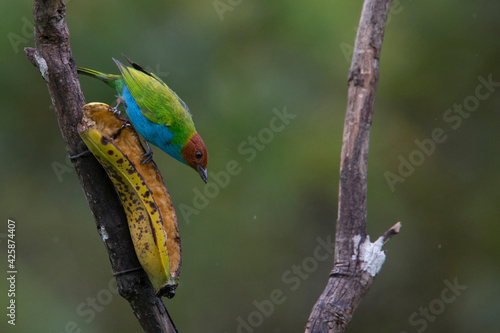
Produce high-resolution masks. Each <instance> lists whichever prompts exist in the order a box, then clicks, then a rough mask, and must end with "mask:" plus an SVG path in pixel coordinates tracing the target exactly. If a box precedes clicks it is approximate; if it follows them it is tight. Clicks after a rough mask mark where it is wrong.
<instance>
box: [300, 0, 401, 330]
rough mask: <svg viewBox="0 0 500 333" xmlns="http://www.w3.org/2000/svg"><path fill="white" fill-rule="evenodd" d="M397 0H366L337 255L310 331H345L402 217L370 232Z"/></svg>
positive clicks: (345, 149)
mask: <svg viewBox="0 0 500 333" xmlns="http://www.w3.org/2000/svg"><path fill="white" fill-rule="evenodd" d="M391 2H392V0H365V2H364V4H363V10H362V13H361V19H360V23H359V28H358V33H357V36H356V42H355V45H354V53H353V58H352V62H351V67H350V69H349V75H348V86H349V88H348V95H347V110H346V116H345V123H344V135H343V142H342V152H341V161H340V184H339V206H338V218H337V225H336V234H335V258H334V266H333V270H332V271H331V273H330V277H329V279H328V283H327V285H326V287H325V290H324V291H323V293H322V294H321V295H320V297H319V299H318V300H317V302H316V304H315V305H314V307H313V309H312V312H311V314H310V317H309V320H308V322H307V325H306V329H305V332H307V333H313V332H314V333H319V332H331V333H333V332H335V333H337V332H344V330H345V328H346V327H347V325H348V324H349V322H350V321H351V318H352V315H353V313H354V310H355V309H356V307H357V306H358V304H359V302H360V301H361V299H362V298H363V296H364V295H365V294H366V292H367V291H368V289H369V288H370V286H371V284H372V282H373V279H374V277H375V275H376V274H377V273H378V272H379V271H380V269H381V268H382V264H383V263H384V260H385V253H384V251H383V250H382V246H383V245H384V244H385V242H387V241H388V240H389V238H390V237H391V236H393V235H394V234H397V233H398V232H399V229H400V227H401V224H400V223H399V222H398V223H396V224H395V225H394V226H393V227H391V228H390V229H389V230H388V231H387V232H386V233H385V234H384V235H383V236H382V237H380V238H379V239H378V240H377V241H376V242H374V243H371V242H370V237H369V236H367V234H366V192H367V170H368V143H369V134H370V125H371V122H372V115H373V106H374V101H375V92H376V87H377V81H378V76H379V59H380V50H381V47H382V40H383V36H384V29H385V22H386V20H387V15H388V12H389V7H390V4H391Z"/></svg>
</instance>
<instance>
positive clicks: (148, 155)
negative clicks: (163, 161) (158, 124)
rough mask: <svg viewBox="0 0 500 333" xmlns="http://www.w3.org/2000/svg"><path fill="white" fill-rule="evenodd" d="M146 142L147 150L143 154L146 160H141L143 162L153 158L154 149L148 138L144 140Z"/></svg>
mask: <svg viewBox="0 0 500 333" xmlns="http://www.w3.org/2000/svg"><path fill="white" fill-rule="evenodd" d="M144 142H146V147H147V151H146V153H145V154H144V155H142V156H141V157H144V160H143V161H142V162H141V164H146V163H149V162H151V161H152V160H153V150H152V149H151V146H150V145H149V143H148V142H147V141H146V140H144Z"/></svg>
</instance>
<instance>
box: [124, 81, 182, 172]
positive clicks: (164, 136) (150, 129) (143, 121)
mask: <svg viewBox="0 0 500 333" xmlns="http://www.w3.org/2000/svg"><path fill="white" fill-rule="evenodd" d="M120 99H121V100H122V101H123V102H124V103H125V106H126V112H127V115H128V117H129V118H130V121H131V122H132V124H134V127H135V129H136V130H137V132H138V133H139V134H140V135H141V136H142V137H144V139H146V140H147V141H149V142H151V143H152V144H154V145H155V146H157V147H158V148H160V149H161V150H163V151H164V152H166V153H167V154H169V155H170V156H172V157H173V158H175V159H177V160H179V161H181V162H182V163H186V162H185V161H184V160H183V159H182V157H181V154H180V151H181V149H182V147H181V146H180V145H172V144H171V142H172V139H173V137H174V134H173V133H172V132H171V131H170V130H169V128H168V127H167V126H165V125H159V124H156V123H154V122H152V121H150V120H149V119H148V118H146V117H145V116H144V115H143V114H142V112H141V108H140V107H139V105H137V102H136V101H135V99H134V97H133V96H132V94H131V93H130V90H129V89H128V87H127V86H125V87H124V88H123V90H122V93H121V95H120Z"/></svg>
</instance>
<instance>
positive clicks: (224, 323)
mask: <svg viewBox="0 0 500 333" xmlns="http://www.w3.org/2000/svg"><path fill="white" fill-rule="evenodd" d="M221 2H222V3H224V4H226V5H229V6H231V8H232V10H228V11H226V12H224V13H222V18H223V20H221V18H220V16H219V14H218V13H217V11H216V9H215V8H214V4H213V1H211V0H209V1H184V2H183V1H148V2H144V1H143V2H139V1H130V0H126V1H121V2H119V3H118V2H111V1H107V2H106V1H96V0H88V1H75V0H72V1H69V2H68V5H67V22H68V25H69V28H70V33H71V43H72V49H73V55H74V58H75V61H76V62H77V64H78V65H81V66H85V67H89V68H93V69H97V70H101V71H105V72H111V73H116V72H117V69H116V67H115V65H114V63H113V62H112V61H111V57H117V58H120V57H121V54H122V53H123V54H126V55H127V56H129V57H130V58H131V59H133V60H135V61H136V62H138V63H139V64H142V65H144V66H149V68H150V69H152V70H153V71H156V72H157V73H158V74H159V75H160V76H162V78H163V79H164V80H165V81H166V82H167V83H168V84H169V85H170V86H171V87H172V88H173V89H174V90H175V91H176V92H177V93H178V94H179V95H180V96H181V97H182V99H183V100H184V101H186V103H187V104H188V105H189V107H190V109H191V111H192V113H193V115H194V119H195V122H196V124H197V129H198V131H199V132H200V134H201V135H202V136H203V138H204V140H205V142H206V144H207V147H208V149H209V152H210V163H209V170H210V171H212V172H220V171H221V170H225V169H226V167H227V165H228V162H229V161H231V160H235V161H237V162H238V165H239V167H240V168H241V171H240V173H239V174H237V175H235V176H232V177H231V178H230V182H229V184H228V185H227V186H226V187H224V188H219V191H218V192H219V193H218V194H217V195H214V197H213V198H210V199H209V203H208V204H207V205H206V207H204V208H202V209H199V210H198V212H199V213H198V214H194V215H191V216H190V217H189V218H188V219H184V218H183V216H181V214H180V212H179V205H181V204H182V203H184V204H185V205H189V206H191V207H194V206H193V198H194V196H195V190H194V189H198V190H200V191H204V186H203V184H202V182H201V180H200V179H199V177H198V176H197V175H196V174H195V173H194V172H193V171H192V170H190V169H189V168H186V167H184V166H182V165H181V164H180V163H178V162H176V161H174V160H173V159H171V158H169V157H168V156H166V155H165V154H164V153H162V152H160V151H159V150H158V149H155V152H156V154H155V160H156V162H157V164H158V165H159V167H160V169H161V170H162V173H163V176H164V178H165V181H166V184H167V187H168V189H169V191H170V194H171V195H172V198H173V201H174V203H175V206H176V208H177V211H178V215H179V227H180V231H181V236H182V245H183V267H182V271H181V284H180V286H179V288H178V289H177V296H176V297H175V298H174V299H172V300H165V303H166V305H167V307H168V309H169V311H170V314H171V316H172V318H173V319H174V322H175V323H176V325H177V326H178V328H179V330H180V332H236V331H237V328H238V325H239V320H240V322H241V320H243V321H245V322H246V323H248V322H249V320H250V321H251V322H253V323H256V322H257V323H258V324H260V325H258V327H256V328H252V330H253V331H254V332H301V331H302V330H303V327H304V325H305V323H306V321H307V318H308V315H309V312H310V310H311V308H312V306H313V304H314V302H315V301H316V299H317V297H318V296H319V294H320V293H321V292H322V290H323V288H324V286H325V284H326V281H327V278H328V273H329V271H330V269H331V267H332V261H333V257H332V256H330V257H329V259H328V260H325V261H318V260H316V263H317V267H313V268H314V269H310V270H311V272H310V273H307V277H304V278H297V277H298V276H299V275H297V274H295V273H293V271H292V270H293V267H294V265H298V266H300V265H302V263H303V262H304V260H306V258H308V257H313V252H314V249H315V248H316V246H318V241H317V238H318V237H321V238H322V239H326V238H327V235H333V233H334V227H335V220H336V210H337V186H338V169H339V155H340V147H341V139H342V128H343V119H344V112H345V101H346V92H347V89H346V88H347V86H346V78H347V72H348V68H349V63H350V60H349V59H348V57H346V52H347V53H348V50H349V47H352V45H353V43H354V38H355V30H356V26H357V23H358V20H359V14H360V10H361V5H362V2H361V1H338V0H335V1H312V2H307V1H284V0H278V1H239V2H238V1H232V2H229V1H228V0H221ZM230 3H233V4H234V5H230ZM499 12H500V3H499V2H498V1H494V0H485V1H479V0H477V1H468V0H457V1H450V0H448V1H440V2H421V1H411V0H400V1H395V3H394V4H393V9H392V14H391V18H390V22H389V24H388V27H387V30H386V35H385V40H384V44H383V49H382V56H381V66H380V68H381V74H380V82H379V86H378V93H377V98H376V105H375V115H374V120H373V127H372V134H371V142H370V163H369V179H368V182H369V186H368V212H369V213H368V231H369V234H370V235H371V238H372V240H373V239H375V238H376V237H378V236H379V235H380V234H382V233H383V232H384V231H385V230H386V229H387V228H388V227H390V226H391V225H392V224H393V223H395V222H396V221H402V223H403V228H402V233H401V234H400V235H399V236H397V237H396V238H394V239H393V240H392V241H391V242H390V243H389V244H388V246H387V250H388V252H387V254H388V257H387V260H386V263H385V265H384V267H383V269H382V271H381V273H380V275H379V276H378V277H377V279H376V281H375V283H374V285H373V287H372V288H371V290H370V292H369V293H368V294H367V296H366V298H365V299H364V300H363V302H362V303H361V305H360V307H359V308H358V310H357V311H356V313H355V316H354V319H353V321H352V324H351V325H350V327H349V329H348V332H404V331H406V332H408V333H410V332H417V330H418V329H421V330H423V331H425V332H458V333H460V332H471V331H475V332H499V331H500V319H499V317H498V313H499V311H500V305H499V304H500V303H499V302H498V299H499V298H500V284H499V283H498V281H499V277H500V267H499V265H498V262H499V253H500V242H498V239H497V238H495V237H493V236H497V235H498V234H499V232H500V226H499V223H498V218H499V212H500V209H499V205H498V202H497V200H498V197H499V196H498V188H499V187H500V180H499V179H500V178H499V177H498V173H497V172H498V166H499V164H500V159H499V154H498V139H499V134H498V133H499V131H498V129H497V128H496V127H497V126H498V124H499V121H500V117H499V112H498V111H499V107H500V88H499V87H496V88H495V89H494V91H493V92H492V93H491V95H490V96H489V97H488V98H485V99H484V100H480V101H479V104H478V105H477V106H476V107H475V108H474V111H472V112H470V113H468V117H467V118H463V117H462V122H461V125H460V126H459V127H458V128H456V129H453V128H452V127H451V126H450V125H451V124H452V123H449V122H446V121H445V120H444V119H443V115H444V114H445V112H446V111H447V110H448V109H450V108H453V106H454V104H462V103H464V102H465V101H466V100H467V101H468V102H471V101H472V102H473V101H474V100H473V98H472V99H471V97H470V96H474V95H475V89H476V87H477V86H478V84H479V83H480V81H479V80H478V77H479V76H482V77H484V78H487V77H488V76H489V75H491V76H492V78H493V81H495V82H498V81H500V71H499V69H500V67H499V65H498V60H499V59H500V39H499V38H498V31H499V30H500V20H499V19H498V13H499ZM0 13H2V14H0V15H1V17H2V19H1V20H0V31H1V35H2V36H3V38H2V39H1V48H0V59H1V64H2V65H1V66H0V73H1V75H2V80H1V81H0V95H1V97H0V110H1V112H2V121H1V122H0V150H1V156H2V163H1V166H0V168H1V173H0V174H1V184H2V186H1V190H0V191H1V192H0V193H1V194H0V195H1V200H0V207H1V211H2V219H3V220H4V221H6V220H7V218H8V217H9V218H12V219H14V220H15V221H16V222H17V238H16V240H17V249H18V250H17V251H18V252H17V266H18V271H19V273H18V281H17V293H16V301H17V305H18V308H17V311H18V312H17V315H18V317H17V318H18V321H17V325H16V327H15V328H13V327H11V326H10V325H8V324H7V323H6V319H5V315H4V314H2V316H3V319H2V321H1V322H0V331H2V332H13V331H15V332H65V330H66V331H75V332H80V331H78V329H81V332H139V331H141V328H140V326H139V324H138V323H137V320H136V319H135V318H134V316H133V314H132V311H131V310H130V308H129V306H128V304H127V302H126V301H124V300H123V299H122V298H121V297H119V296H118V295H117V294H115V293H112V292H111V291H110V290H113V288H112V287H111V289H110V287H109V283H110V281H112V272H111V269H110V265H109V261H108V259H107V255H106V251H105V250H104V247H103V245H102V243H101V240H100V238H99V235H98V234H97V232H96V230H95V224H94V221H93V218H92V215H91V213H90V211H89V209H88V205H87V203H86V200H85V197H84V195H83V193H82V191H81V188H80V186H79V183H78V180H77V177H76V174H75V172H74V170H72V168H70V167H67V166H66V163H69V162H67V158H66V151H65V146H64V143H63V141H62V139H61V135H60V132H59V129H58V125H57V121H56V118H55V116H54V112H53V110H52V109H51V107H50V105H51V104H50V98H49V95H48V93H47V89H46V85H45V83H44V81H43V80H42V79H41V77H40V74H39V73H38V72H37V71H36V70H35V69H34V68H33V66H32V65H31V64H30V63H29V62H28V61H27V60H26V58H25V56H24V53H23V52H22V48H23V47H25V46H33V41H32V38H31V37H30V36H29V32H30V29H29V27H28V28H26V22H27V21H31V3H30V2H29V1H15V2H13V1H9V2H7V1H4V2H2V3H0ZM14 35H16V36H18V37H20V39H17V41H18V44H16V43H12V38H13V36H14ZM81 81H82V89H83V91H84V93H85V96H86V99H87V101H88V102H91V101H100V102H106V103H109V104H113V103H114V92H113V91H112V90H111V89H109V88H108V87H106V86H105V85H103V84H101V83H100V82H97V81H94V80H91V79H87V78H82V80H81ZM274 108H276V109H278V110H283V109H284V108H286V110H287V112H288V113H290V114H293V115H295V116H296V118H294V119H293V120H291V121H290V123H289V124H288V125H286V127H285V128H284V129H283V130H282V131H280V132H276V133H274V136H273V139H272V140H270V142H269V143H267V144H265V146H264V147H265V148H264V149H263V150H261V151H258V152H257V154H256V155H255V158H254V159H253V160H252V161H247V158H249V156H250V155H245V154H242V153H241V152H240V151H239V150H238V147H239V146H240V145H241V144H242V143H243V142H245V141H248V140H249V139H248V137H249V136H258V134H259V133H260V132H261V131H262V129H264V128H269V126H270V121H271V119H272V118H273V117H274V113H273V111H272V110H273V109H274ZM436 128H442V129H443V131H444V133H445V135H446V140H445V142H443V143H439V144H436V147H435V150H434V152H433V153H431V154H429V156H427V155H425V156H424V160H423V162H422V163H421V164H420V165H418V166H416V167H415V170H414V171H413V173H412V174H411V175H410V176H408V177H406V178H405V181H404V182H402V183H401V182H399V183H396V184H395V185H394V191H392V190H391V187H390V186H389V185H388V183H387V181H386V177H385V174H386V172H392V173H395V174H397V172H398V165H399V164H400V160H399V159H398V158H404V159H406V160H408V159H409V156H410V155H411V154H412V153H413V154H414V155H415V154H418V153H414V152H415V151H416V150H418V147H417V145H416V144H415V140H419V141H422V140H425V139H428V138H431V133H432V131H433V130H434V129H436ZM415 156H416V155H415ZM56 170H58V171H56ZM188 222H189V223H188ZM2 225H4V226H5V225H6V224H4V223H2ZM5 232H6V227H3V228H2V230H0V233H5ZM0 236H1V234H0ZM0 242H1V244H2V249H3V250H2V253H5V250H4V249H5V246H4V244H5V243H6V242H5V238H0ZM1 258H4V256H3V254H2V257H1ZM306 261H307V260H306ZM2 262H3V263H5V260H4V259H2ZM309 262H310V260H309ZM2 267H5V266H3V264H2ZM290 271H292V273H290ZM287 272H288V273H287ZM284 274H285V276H284ZM304 276H305V275H304ZM291 277H294V278H295V280H293V281H295V282H293V283H292V282H290V280H289V279H290V278H291ZM455 278H457V280H458V282H459V283H460V284H461V285H466V286H467V289H466V290H464V291H462V293H461V294H460V295H459V296H458V297H457V298H456V299H455V300H454V301H453V302H451V303H450V304H445V303H439V299H441V293H442V290H443V289H444V288H445V287H446V285H445V284H444V282H443V281H444V280H448V281H450V282H453V280H454V279H455ZM297 281H300V283H298V284H297ZM0 287H1V289H0V290H1V295H2V296H0V297H1V299H2V300H3V299H6V290H7V284H6V281H5V279H4V280H3V281H2V282H0ZM292 287H293V288H294V289H295V290H292ZM276 289H279V290H281V291H282V292H283V297H284V298H285V299H284V300H283V298H281V300H283V302H282V303H281V304H277V305H275V307H274V309H273V313H272V314H270V315H269V316H265V315H260V317H259V315H258V314H256V311H258V310H257V309H258V308H257V307H256V305H255V303H254V301H257V302H262V301H263V300H269V299H270V295H271V293H272V292H273V290H276ZM110 295H111V298H109V296H110ZM92 299H95V300H96V301H95V302H96V306H95V307H94V310H91V309H92V306H91V305H90V303H92V302H93V300H92ZM436 300H437V301H436ZM103 303H106V304H103ZM2 304H3V305H4V306H5V305H6V304H7V303H6V302H3V301H2ZM440 304H444V305H445V307H444V308H440V307H439V305H440ZM429 306H431V310H433V311H434V312H435V313H437V315H436V316H433V319H432V320H430V319H422V318H425V317H424V316H423V315H421V314H420V311H421V310H420V308H421V307H422V308H426V307H429ZM432 306H434V308H432ZM4 309H5V307H4ZM4 311H5V310H4ZM414 313H417V315H416V316H415V315H414ZM412 316H413V317H412ZM238 318H241V319H238ZM260 318H262V320H260ZM412 318H413V321H412ZM259 320H260V321H262V323H260V322H259ZM418 320H420V321H418ZM422 320H423V321H424V323H425V329H424V323H422ZM71 322H74V324H72V323H71ZM75 327H77V329H75ZM246 331H250V330H248V329H246ZM246 331H245V329H243V328H241V329H240V332H246Z"/></svg>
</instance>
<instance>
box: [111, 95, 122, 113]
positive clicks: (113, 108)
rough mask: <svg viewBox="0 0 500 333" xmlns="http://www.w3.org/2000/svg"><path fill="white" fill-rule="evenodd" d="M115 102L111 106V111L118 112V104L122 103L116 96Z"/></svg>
mask: <svg viewBox="0 0 500 333" xmlns="http://www.w3.org/2000/svg"><path fill="white" fill-rule="evenodd" d="M117 101H118V102H117V103H116V105H115V106H114V107H112V108H111V110H112V111H113V113H118V114H120V111H118V106H120V104H122V100H121V98H117Z"/></svg>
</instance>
